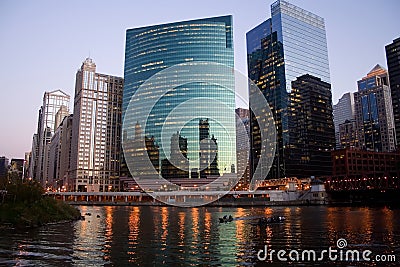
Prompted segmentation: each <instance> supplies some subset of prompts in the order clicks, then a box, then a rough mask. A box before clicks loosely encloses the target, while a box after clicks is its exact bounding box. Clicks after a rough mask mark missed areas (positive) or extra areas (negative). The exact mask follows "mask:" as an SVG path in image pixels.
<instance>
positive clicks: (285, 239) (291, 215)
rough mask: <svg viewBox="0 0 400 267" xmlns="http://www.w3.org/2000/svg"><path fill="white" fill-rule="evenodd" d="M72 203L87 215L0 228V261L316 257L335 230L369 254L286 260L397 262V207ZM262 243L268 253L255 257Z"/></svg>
mask: <svg viewBox="0 0 400 267" xmlns="http://www.w3.org/2000/svg"><path fill="white" fill-rule="evenodd" d="M78 208H79V209H80V210H81V212H82V214H85V213H90V214H91V215H90V216H89V215H86V216H85V217H86V219H85V220H84V221H76V222H72V223H63V224H56V225H48V226H44V227H41V228H38V229H33V230H29V231H21V230H19V231H14V230H9V231H3V232H0V234H1V235H0V266H198V265H200V266H265V265H267V263H268V266H282V265H283V264H284V262H282V261H280V260H279V259H278V258H277V257H276V254H275V255H273V257H272V258H268V257H270V255H271V250H276V251H278V250H286V251H287V253H286V255H285V256H286V259H288V258H287V257H288V256H287V255H288V253H289V252H290V251H291V250H297V251H300V253H301V252H302V251H304V250H315V251H316V253H317V258H318V255H319V254H318V253H320V252H321V251H322V250H324V249H328V248H329V247H331V248H332V249H333V248H336V249H338V251H339V248H338V247H337V246H338V244H337V240H338V239H340V238H344V239H345V241H346V242H347V246H346V247H343V248H342V250H344V249H357V250H359V251H360V253H361V252H363V251H365V250H370V251H371V252H372V254H370V255H369V258H368V259H370V260H371V261H365V260H363V259H361V260H362V261H361V262H354V261H350V262H349V261H344V260H341V261H340V260H336V261H331V260H330V259H329V258H328V257H327V256H326V255H325V257H324V258H323V259H322V261H321V262H314V261H313V260H312V259H311V260H309V259H305V260H304V259H303V261H302V260H301V258H300V259H299V260H297V259H296V260H292V261H291V260H290V258H289V259H288V260H289V262H292V263H291V264H292V265H293V264H294V265H297V266H312V265H315V266H360V265H363V266H364V265H366V266H380V264H381V263H377V262H372V260H374V258H373V256H375V255H383V254H384V255H386V256H387V255H395V257H396V262H392V263H386V264H385V266H400V261H399V260H400V210H399V209H390V208H387V207H379V208H371V207H327V206H310V207H306V206H302V207H268V208H265V207H253V208H226V207H224V208H220V207H199V208H176V207H158V206H154V207H151V206H141V207H121V206H116V207H114V206H106V207H98V206H79V207H78ZM229 214H231V215H232V216H233V217H235V220H234V221H232V222H230V223H222V224H221V223H219V220H218V218H219V217H222V216H224V215H229ZM274 215H278V216H285V217H286V221H285V222H283V223H278V224H272V225H263V226H259V225H255V224H254V222H256V220H251V218H254V217H257V216H266V217H269V216H274ZM265 246H267V255H268V253H269V255H268V257H267V259H263V258H262V256H263V255H265V253H264V251H265ZM260 250H264V251H261V252H260ZM268 251H269V252H268ZM258 252H260V253H261V254H260V253H258ZM338 253H339V252H338ZM257 254H259V256H260V258H261V260H260V259H259V258H258V257H257ZM291 255H292V256H293V255H296V254H291ZM281 258H283V257H281ZM371 258H372V259H371ZM368 259H367V260H368ZM391 260H393V259H391ZM293 261H294V262H293Z"/></svg>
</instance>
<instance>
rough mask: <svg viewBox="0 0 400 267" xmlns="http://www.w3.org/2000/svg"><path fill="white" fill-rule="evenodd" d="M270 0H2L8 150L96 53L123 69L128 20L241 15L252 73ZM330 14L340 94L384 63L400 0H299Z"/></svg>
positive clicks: (21, 144)
mask: <svg viewBox="0 0 400 267" xmlns="http://www.w3.org/2000/svg"><path fill="white" fill-rule="evenodd" d="M272 2H273V1H267V0H250V1H243V0H230V1H229V0H222V1H216V0H202V1H188V0H186V1H183V0H182V1H181V0H170V1H94V0H89V1H76V0H72V1H41V0H38V1H22V0H2V1H0V36H1V42H0V59H1V60H0V78H1V86H0V88H1V97H0V112H1V113H0V114H1V115H0V123H1V131H0V156H3V155H4V156H6V157H8V158H10V159H11V158H23V156H24V152H28V151H30V149H31V143H32V135H33V133H34V132H36V128H37V116H38V110H39V108H40V106H41V104H42V98H43V93H44V92H45V91H53V90H55V89H61V90H63V91H64V92H66V93H68V94H69V95H71V104H70V106H71V112H72V107H73V102H72V101H73V100H72V99H73V94H74V87H75V73H76V71H77V69H78V68H79V67H80V66H81V64H82V61H83V60H84V59H85V58H86V57H88V56H89V55H90V57H91V58H93V60H94V61H95V63H96V65H97V72H100V73H105V74H111V75H116V76H123V68H124V48H125V31H126V29H128V28H134V27H140V26H146V25H153V24H160V23H168V22H174V21H181V20H189V19H196V18H203V17H212V16H220V15H229V14H231V15H233V22H234V29H233V34H234V48H235V67H236V69H237V70H239V71H240V72H242V73H247V67H246V41H245V34H246V32H247V31H249V30H250V29H251V28H253V27H254V26H256V25H258V24H259V23H261V22H262V21H264V20H266V19H267V18H269V17H270V14H271V11H270V5H271V3H272ZM289 2H290V3H292V4H295V5H297V6H300V7H302V8H304V9H306V10H308V11H311V12H313V13H315V14H317V15H319V16H321V17H323V18H324V19H325V26H326V33H327V41H328V52H329V64H330V73H331V83H332V94H333V102H334V103H336V102H337V100H338V99H339V98H340V97H341V95H342V94H343V93H345V92H348V91H356V89H357V88H356V81H357V80H359V79H360V78H362V77H363V76H365V75H366V73H367V72H368V71H369V70H370V69H372V68H373V67H374V66H375V65H376V64H377V63H379V64H381V65H382V66H384V67H386V58H385V50H384V47H385V45H387V44H389V43H391V42H392V41H393V39H395V38H397V37H400V27H399V25H400V16H399V11H400V1H398V0H382V1H378V0H375V1H372V0H335V1H326V0H302V1H301V0H292V1H289Z"/></svg>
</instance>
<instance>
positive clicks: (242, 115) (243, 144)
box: [235, 108, 250, 190]
mask: <svg viewBox="0 0 400 267" xmlns="http://www.w3.org/2000/svg"><path fill="white" fill-rule="evenodd" d="M235 112H236V115H237V116H238V117H236V119H237V121H236V151H237V173H238V175H241V176H240V177H238V178H239V183H238V185H237V187H236V188H237V189H238V190H240V189H248V187H249V184H250V170H249V146H250V144H249V140H250V139H249V136H250V111H249V110H248V109H244V108H237V109H236V110H235ZM239 120H240V121H239ZM243 126H244V128H245V131H243V129H242V127H243Z"/></svg>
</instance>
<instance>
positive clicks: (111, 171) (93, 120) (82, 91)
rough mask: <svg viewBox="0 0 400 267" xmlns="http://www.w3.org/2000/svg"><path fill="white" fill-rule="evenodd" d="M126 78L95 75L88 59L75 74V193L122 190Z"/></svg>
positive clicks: (72, 176)
mask: <svg viewBox="0 0 400 267" xmlns="http://www.w3.org/2000/svg"><path fill="white" fill-rule="evenodd" d="M122 88H123V78H120V77H115V76H111V75H106V74H100V73H96V64H95V63H94V62H93V60H92V59H90V58H87V59H86V60H85V61H84V62H83V63H82V66H81V68H80V69H79V70H78V72H77V73H76V84H75V100H74V116H73V123H72V145H71V150H72V155H71V166H70V170H69V175H70V180H71V182H72V183H73V184H72V186H71V185H70V186H71V187H72V188H74V190H76V191H101V192H105V191H110V190H118V189H119V179H118V178H119V165H120V164H119V163H120V152H121V151H120V146H121V143H120V142H121V105H122Z"/></svg>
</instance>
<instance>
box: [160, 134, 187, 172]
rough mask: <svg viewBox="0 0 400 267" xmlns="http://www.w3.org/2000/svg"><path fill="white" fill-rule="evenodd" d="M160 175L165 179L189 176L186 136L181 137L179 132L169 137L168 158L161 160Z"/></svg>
mask: <svg viewBox="0 0 400 267" xmlns="http://www.w3.org/2000/svg"><path fill="white" fill-rule="evenodd" d="M161 176H162V177H163V178H165V179H171V178H189V161H188V158H187V138H184V137H182V136H181V135H180V134H179V132H177V133H176V134H173V135H172V137H171V149H170V157H169V159H163V160H162V161H161Z"/></svg>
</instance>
